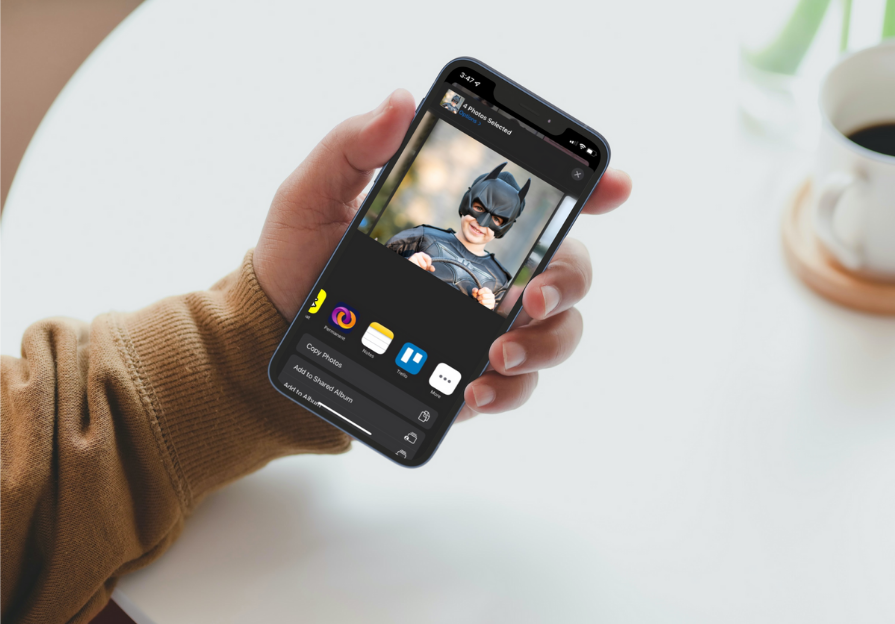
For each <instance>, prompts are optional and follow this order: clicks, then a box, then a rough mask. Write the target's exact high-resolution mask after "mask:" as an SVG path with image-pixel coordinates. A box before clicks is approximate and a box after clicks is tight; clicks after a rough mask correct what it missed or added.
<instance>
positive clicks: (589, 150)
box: [587, 147, 594, 156]
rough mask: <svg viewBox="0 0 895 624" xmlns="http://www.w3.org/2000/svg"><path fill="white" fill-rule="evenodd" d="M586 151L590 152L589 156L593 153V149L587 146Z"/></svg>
mask: <svg viewBox="0 0 895 624" xmlns="http://www.w3.org/2000/svg"><path fill="white" fill-rule="evenodd" d="M587 153H588V154H590V155H591V156H593V155H594V151H593V150H592V149H591V148H589V147H588V148H587Z"/></svg>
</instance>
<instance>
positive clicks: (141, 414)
mask: <svg viewBox="0 0 895 624" xmlns="http://www.w3.org/2000/svg"><path fill="white" fill-rule="evenodd" d="M285 328H286V322H285V320H284V319H283V318H282V317H281V316H280V315H279V314H278V313H277V311H276V310H275V309H274V307H273V306H272V305H271V304H270V302H269V301H268V300H267V298H266V297H265V296H264V293H263V292H262V291H261V289H260V288H259V287H258V284H257V281H256V280H255V277H254V272H253V270H252V266H251V261H250V256H248V257H247V259H246V262H245V263H244V264H243V266H242V268H241V269H240V270H239V271H237V272H236V273H234V274H232V275H231V276H229V277H228V278H225V279H224V280H222V281H221V282H220V283H219V284H217V285H216V286H215V287H213V288H212V289H211V290H209V291H206V292H200V293H192V294H189V295H184V296H180V297H172V298H169V299H166V300H163V301H160V302H159V303H157V304H155V305H153V306H150V307H148V308H146V309H144V310H141V311H139V312H136V313H132V314H109V315H104V316H101V317H99V318H97V319H96V320H95V321H94V322H93V323H92V324H91V325H90V326H89V327H88V326H87V325H86V324H84V323H78V322H76V321H71V320H66V319H51V320H48V321H42V322H40V323H37V324H35V325H33V326H31V327H30V328H29V329H28V331H27V332H26V335H25V338H24V340H23V357H22V358H21V359H15V358H8V357H4V358H3V370H2V408H3V418H2V469H3V473H2V497H3V507H2V531H3V535H2V557H3V563H2V602H3V605H2V611H3V614H2V617H3V619H4V621H7V619H8V620H9V621H35V622H38V621H39V622H57V621H58V622H65V621H69V620H72V621H82V620H86V619H89V617H91V616H92V615H93V614H94V613H95V612H96V611H97V610H98V609H99V608H101V607H102V605H103V604H104V603H105V602H106V600H107V599H108V595H109V593H110V592H111V590H112V587H113V585H114V581H115V579H116V578H117V577H118V576H120V575H121V574H123V573H125V572H128V571H130V570H133V569H136V568H138V567H140V566H142V565H145V564H146V563H148V562H149V561H151V560H152V559H154V558H155V557H157V556H158V555H159V554H160V553H161V552H163V551H164V550H165V549H166V548H167V546H168V545H169V544H170V543H171V542H172V541H173V540H174V539H175V538H176V537H177V535H178V533H179V531H180V529H181V526H182V523H183V520H184V518H185V517H186V516H187V515H188V514H189V513H190V512H191V510H192V509H193V508H194V507H195V505H196V504H197V503H198V502H199V500H201V499H202V497H203V496H205V495H206V494H207V493H208V492H210V491H212V490H214V489H216V488H218V487H220V486H222V485H223V484H225V483H227V482H229V481H232V480H234V479H237V478H239V477H240V476H242V475H244V474H246V473H248V472H251V471H252V470H255V469H257V468H259V467H261V466H263V465H264V464H265V463H267V462H268V461H270V460H271V459H273V458H275V457H278V456H282V455H285V454H290V453H300V452H328V453H331V452H339V451H343V450H345V449H346V448H347V447H348V444H349V442H348V437H347V436H345V435H344V434H342V433H341V432H339V431H338V430H336V429H335V428H333V427H331V426H330V425H328V424H326V423H325V422H323V421H322V420H319V419H318V418H316V417H314V416H312V415H310V414H309V413H307V412H305V411H304V410H302V409H301V408H299V407H298V406H296V405H294V404H293V403H292V402H290V401H289V400H287V399H286V398H284V397H281V396H280V395H279V394H278V393H277V392H275V391H274V390H273V389H272V388H271V387H270V384H269V382H268V380H267V361H268V360H269V358H270V355H271V354H272V353H273V351H274V349H275V348H276V345H277V343H278V341H279V339H280V338H281V337H282V335H283V333H284V331H285Z"/></svg>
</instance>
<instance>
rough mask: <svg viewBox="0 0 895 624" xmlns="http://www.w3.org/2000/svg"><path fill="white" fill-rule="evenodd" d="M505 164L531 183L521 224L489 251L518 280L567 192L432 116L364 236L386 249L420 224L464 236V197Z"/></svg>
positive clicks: (368, 218) (388, 183) (385, 189)
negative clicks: (478, 181)
mask: <svg viewBox="0 0 895 624" xmlns="http://www.w3.org/2000/svg"><path fill="white" fill-rule="evenodd" d="M501 163H507V165H506V166H505V167H504V168H503V171H507V172H509V173H511V174H513V177H514V178H515V179H516V183H517V184H518V185H519V187H520V188H521V187H522V186H524V185H525V183H526V181H528V180H529V179H530V180H531V187H530V188H529V190H528V193H527V194H526V196H525V208H524V210H523V211H522V214H521V215H520V217H519V219H518V220H517V221H516V223H515V224H514V225H513V227H512V229H511V230H510V231H509V232H508V233H507V235H506V236H504V237H503V238H495V239H494V240H492V241H491V242H490V243H488V246H487V250H488V251H490V252H491V253H493V254H494V255H495V256H496V257H497V260H498V261H499V262H500V263H501V264H502V265H503V267H504V268H505V269H506V270H507V271H508V272H509V274H510V275H511V276H515V275H516V272H517V271H518V270H519V269H520V268H521V267H522V263H523V262H524V261H525V259H526V258H527V257H528V255H529V253H530V252H531V251H532V248H533V246H534V244H535V241H537V239H538V236H539V235H540V233H541V231H542V230H543V229H544V227H545V226H546V225H547V221H549V220H550V216H551V215H552V214H553V211H554V209H555V208H556V207H557V206H558V205H559V200H560V199H561V198H562V195H563V194H562V192H561V191H559V190H558V189H556V188H554V187H553V186H551V185H549V184H547V183H546V182H544V181H543V180H541V179H540V178H538V177H536V176H534V175H532V174H531V173H529V172H528V171H526V170H525V169H523V168H522V167H520V166H518V165H517V164H516V163H513V162H509V161H507V159H506V158H504V157H502V156H501V155H500V154H498V153H496V152H494V151H492V150H490V149H488V148H487V147H485V146H484V145H482V144H481V143H479V142H478V141H476V140H475V139H473V138H472V137H470V136H469V135H466V134H463V133H462V132H460V131H459V130H457V129H456V128H454V127H453V126H451V125H450V124H447V123H445V122H443V121H441V120H439V119H438V118H436V117H435V116H434V115H432V114H431V113H427V114H426V115H425V117H424V118H423V121H422V122H420V125H419V126H418V127H417V130H416V132H414V135H413V137H412V138H411V139H410V142H409V143H408V144H407V147H406V149H405V152H404V154H403V155H402V159H401V160H399V161H398V163H397V165H396V166H395V168H394V169H393V170H392V173H391V175H389V177H388V178H386V180H385V182H384V183H383V185H382V190H381V191H380V193H379V195H378V196H377V197H376V199H375V200H374V201H373V205H372V206H371V207H370V210H369V212H368V213H367V214H366V215H365V217H364V220H363V221H362V222H361V224H360V231H361V232H363V233H365V234H368V235H369V236H371V237H373V238H374V239H375V240H378V241H379V242H380V243H382V244H385V243H387V242H388V241H389V239H391V237H392V236H394V235H395V234H398V233H399V232H402V231H404V230H406V229H409V228H414V227H416V226H418V225H431V226H433V227H437V228H441V229H443V230H447V229H453V230H454V231H459V230H460V213H459V207H460V200H461V199H462V198H463V194H464V193H466V191H467V190H468V189H469V187H470V186H471V185H472V183H473V181H474V180H475V179H476V178H478V177H479V176H482V175H485V174H487V173H489V172H490V171H492V170H493V169H494V168H495V167H497V165H500V164H501ZM396 187H397V188H396Z"/></svg>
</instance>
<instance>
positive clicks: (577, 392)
mask: <svg viewBox="0 0 895 624" xmlns="http://www.w3.org/2000/svg"><path fill="white" fill-rule="evenodd" d="M13 4H15V3H13ZM25 4H26V3H22V6H24V5H25ZM28 4H31V3H28ZM62 4H65V7H66V9H67V8H70V7H74V6H80V3H79V2H75V1H73V0H68V1H67V2H66V3H62V2H60V3H59V5H60V6H61V5H62ZM892 4H893V2H892V1H889V2H883V1H880V0H868V1H867V2H864V0H852V2H843V1H842V0H829V2H811V1H810V0H804V1H796V0H792V1H790V0H781V1H780V2H767V3H764V2H733V1H731V2H717V1H715V0H682V1H680V2H673V3H671V2H666V1H663V0H638V1H633V2H620V1H612V2H610V1H605V0H597V1H593V0H591V1H588V2H584V1H580V2H576V1H573V2H567V3H562V4H557V3H553V4H544V3H539V2H517V3H514V4H512V5H507V4H506V3H505V2H497V1H492V0H483V1H482V2H479V3H476V4H474V5H468V4H467V5H460V4H457V3H454V4H443V3H442V4H432V5H428V4H420V3H418V2H410V1H409V0H406V1H401V0H389V1H387V2H384V3H380V4H370V3H362V2H342V3H329V4H327V3H316V4H305V3H296V2H290V1H286V0H283V1H276V0H256V1H253V2H247V1H235V0H223V1H221V0H218V1H216V2H211V1H210V0H207V1H202V0H192V1H189V2H184V1H182V0H177V1H175V0H148V1H147V2H145V3H143V4H141V5H140V6H139V7H138V8H137V9H136V10H134V11H133V12H132V13H131V14H130V15H129V16H128V17H127V18H126V19H125V20H124V21H123V22H122V23H121V24H120V25H119V26H118V27H117V28H115V29H114V30H112V32H111V33H110V34H109V36H108V37H106V38H105V39H103V40H102V43H100V44H99V45H98V46H97V47H96V49H95V50H94V52H93V53H92V54H90V55H89V56H88V57H87V58H86V60H85V61H84V62H83V64H81V65H80V67H79V68H78V69H77V71H76V72H75V73H74V75H73V76H72V77H71V79H70V80H69V81H68V82H67V83H66V84H65V86H64V88H62V90H61V92H59V95H58V97H57V98H56V99H55V101H54V102H53V104H52V106H51V107H50V108H49V109H48V112H47V113H46V115H45V116H44V117H43V120H42V121H41V122H40V127H39V129H38V130H37V132H36V134H35V135H34V137H33V139H32V140H31V142H30V144H29V145H28V148H27V151H26V153H25V155H24V157H23V159H22V161H21V163H20V165H19V167H18V170H17V172H16V174H15V179H14V181H13V183H12V185H11V187H10V189H9V193H8V196H7V199H6V205H5V208H4V213H3V221H2V230H0V231H2V260H3V262H2V295H3V296H2V336H0V337H2V342H0V348H2V352H3V353H4V354H12V355H18V353H19V346H20V341H21V336H22V333H23V332H24V329H25V327H27V326H28V324H30V323H32V322H34V321H35V320H36V319H39V318H44V317H47V316H52V315H58V314H65V315H68V316H74V317H79V318H84V319H90V318H93V317H94V316H96V315H97V314H100V313H103V312H106V311H108V310H111V309H117V310H132V309H137V308H140V307H142V306H144V305H147V304H149V303H151V302H153V301H155V300H157V299H159V298H161V297H164V296H167V295H170V294H175V293H181V292H189V291H191V290H197V289H204V288H207V287H208V286H210V285H211V284H213V283H214V282H215V281H217V280H218V279H219V278H220V277H221V276H222V275H224V274H226V273H228V272H229V271H231V270H233V269H234V268H236V267H237V266H239V263H240V260H241V258H242V256H243V254H244V252H245V250H246V249H248V248H250V247H252V246H253V245H254V244H255V242H256V240H257V236H258V232H259V231H260V228H261V225H262V223H263V220H264V217H265V214H266V212H267V208H268V206H269V203H270V200H271V197H272V196H273V194H274V192H275V190H276V188H277V186H278V185H279V184H280V182H281V181H282V180H283V179H284V178H285V176H286V175H287V174H288V173H289V172H290V171H291V170H292V169H293V168H294V167H295V166H297V165H298V163H299V162H301V160H302V159H303V158H304V157H305V155H306V154H307V153H308V152H309V151H310V150H311V149H312V148H313V146H314V145H316V144H317V142H318V141H320V139H321V138H323V137H324V136H325V134H326V133H327V132H328V131H329V129H331V128H332V127H333V126H334V125H335V124H337V123H338V122H340V121H341V120H343V119H345V118H347V117H349V116H351V115H355V114H358V113H360V112H363V111H366V110H370V109H372V108H374V107H375V106H377V105H378V104H379V103H380V102H381V101H382V100H383V99H384V98H385V97H386V96H387V95H388V93H389V92H391V90H392V89H394V88H397V87H404V88H407V89H409V90H410V92H411V93H412V94H413V95H414V96H415V97H416V98H417V100H419V99H420V98H421V97H422V96H424V95H425V93H426V92H427V90H428V88H429V85H430V84H431V81H432V80H434V78H435V76H436V75H437V73H438V71H439V70H440V69H441V67H443V66H444V64H445V63H447V62H448V61H449V60H450V59H451V58H453V57H455V56H460V55H470V56H474V57H476V58H480V59H481V60H483V61H484V62H486V63H488V64H489V65H491V66H493V67H495V68H496V69H498V70H499V71H501V72H503V73H505V74H506V75H508V76H510V77H511V78H513V79H514V80H516V81H518V82H520V83H521V84H523V85H525V86H526V87H528V88H529V89H531V90H532V91H534V92H535V93H538V94H540V95H542V96H544V97H545V98H546V99H547V100H549V101H551V102H553V103H555V104H556V105H557V106H559V107H561V108H562V109H564V110H566V111H568V112H569V113H570V114H572V115H574V116H575V117H576V118H578V119H581V120H583V121H585V122H586V123H588V124H589V125H591V126H592V127H594V128H595V129H597V130H598V131H599V132H600V133H601V134H603V135H604V136H605V137H606V138H607V140H608V142H609V144H610V146H611V148H612V162H611V166H615V167H618V168H622V169H625V170H626V171H628V172H629V173H630V174H631V175H632V177H633V179H634V194H633V196H632V198H631V200H630V201H629V202H628V204H627V205H626V206H625V207H624V208H623V209H621V210H618V211H616V212H613V213H610V214H608V215H604V216H600V217H586V218H585V217H582V218H581V219H579V220H578V222H577V223H576V225H575V227H574V229H573V231H572V234H571V236H573V237H575V238H578V239H579V240H581V241H583V242H584V243H585V244H586V245H587V247H588V249H589V250H590V253H591V257H592V260H593V263H594V271H595V272H594V281H593V287H592V290H591V293H590V294H589V296H588V297H587V298H586V299H585V300H584V301H583V302H582V303H581V304H580V305H579V309H580V311H581V312H582V315H583V317H584V319H585V330H584V337H583V339H582V344H581V346H580V347H579V349H578V350H577V351H576V353H575V354H574V355H573V356H572V357H571V358H570V359H569V360H568V361H567V362H566V363H565V364H564V365H563V366H561V367H558V368H555V369H551V370H547V371H544V372H543V373H542V374H541V375H540V379H539V387H538V389H537V391H536V392H535V394H534V396H533V398H532V399H531V401H529V403H527V404H526V405H525V406H524V407H522V408H520V409H518V410H515V411H514V412H512V413H510V414H504V415H501V416H496V417H479V418H476V419H474V420H473V421H472V422H470V423H464V424H463V425H462V426H458V427H456V428H454V429H453V430H452V431H451V433H450V434H449V435H448V437H447V439H446V440H445V442H444V444H443V445H442V447H441V449H440V450H439V452H438V454H437V455H436V457H435V458H434V460H433V461H432V462H430V463H429V464H428V465H427V466H425V467H424V468H422V469H421V470H415V471H407V470H399V469H397V468H396V467H394V466H393V465H391V464H388V463H387V462H384V461H382V460H381V459H380V458H379V457H378V456H376V455H374V454H373V453H370V452H367V451H366V450H365V449H362V448H358V449H354V450H353V451H352V452H350V453H348V454H346V455H344V456H340V457H326V458H321V457H292V458H286V459H283V460H279V461H277V462H274V463H273V464H271V465H270V466H268V467H266V468H265V469H263V470H261V471H260V472H258V473H256V474H254V475H252V476H250V477H249V478H247V479H244V480H242V481H240V482H238V483H235V484H233V485H231V486H229V487H228V488H226V489H224V490H222V491H220V492H218V493H216V494H214V495H213V496H211V497H209V499H208V500H206V501H205V502H204V503H203V505H202V506H201V507H200V508H199V509H198V510H197V512H196V513H195V514H194V515H193V517H192V518H191V519H190V521H189V522H188V523H187V525H186V528H185V530H184V533H183V535H182V536H181V538H180V539H179V540H178V542H177V543H176V544H175V545H174V546H173V547H172V548H171V550H170V551H169V552H167V553H166V554H165V555H164V556H163V557H161V558H160V560H158V561H157V562H155V563H154V564H153V565H151V566H149V567H148V568H146V569H145V570H142V571H140V572H137V573H134V574H130V575H128V576H126V577H125V578H123V579H122V581H121V583H120V585H119V593H118V594H116V596H117V599H119V600H120V601H121V602H122V604H127V605H129V606H128V608H129V609H130V610H131V612H132V613H135V614H138V617H142V618H145V619H143V620H141V621H140V624H142V622H144V621H147V622H149V621H151V622H157V623H159V624H161V623H166V624H167V623H180V622H183V623H187V622H190V623H192V622H222V623H238V622H239V623H241V622H248V621H269V622H287V621H289V622H291V621H295V619H297V618H299V619H305V620H308V621H320V622H360V621H362V622H389V623H394V622H420V621H425V622H457V621H463V622H489V623H490V622H509V621H512V622H562V621H568V622H581V621H585V622H592V621H598V622H602V623H606V624H610V623H611V624H615V623H627V622H652V621H657V622H682V623H683V622H686V623H687V624H693V623H700V622H705V623H712V624H714V623H715V622H718V621H723V622H736V623H740V622H742V623H744V624H752V623H757V622H762V623H764V622H810V623H812V624H818V623H831V624H832V623H837V624H838V623H839V622H843V621H847V622H862V623H863V622H872V623H876V622H880V623H883V622H892V621H893V620H895V593H893V592H892V591H891V588H892V587H895V531H893V526H895V388H893V382H892V380H893V379H895V322H893V321H892V320H891V319H889V318H884V317H875V316H871V315H867V314H861V313H858V312H854V311H851V310H848V309H845V308H842V307H839V306H837V305H835V304H832V303H830V302H827V301H826V300H823V299H821V298H819V297H817V296H816V295H815V294H814V293H813V292H812V291H810V290H808V289H807V288H806V287H805V286H803V285H802V283H801V282H800V281H799V280H798V279H797V278H796V277H794V276H793V275H792V274H791V273H790V272H789V270H788V269H787V267H786V264H785V261H784V258H783V254H782V252H781V245H780V219H781V215H782V211H783V207H784V206H785V204H786V201H787V199H788V198H789V197H790V196H791V194H792V192H793V190H794V189H795V188H796V187H797V186H798V185H799V184H801V183H802V181H803V180H804V179H805V177H806V176H807V174H808V171H809V170H810V168H811V163H812V159H813V154H814V142H815V141H816V138H817V126H816V125H815V124H814V123H813V122H811V121H810V120H809V119H808V118H807V117H808V116H811V115H816V110H817V109H816V96H817V87H818V84H819V80H820V76H821V75H822V74H823V73H824V72H825V71H826V70H827V69H828V67H829V65H830V64H831V63H833V62H835V60H836V59H837V58H839V56H840V55H841V54H843V53H848V52H849V51H851V50H856V49H859V48H861V47H864V46H867V45H872V44H873V43H875V42H877V41H879V40H880V39H882V37H883V36H884V35H885V33H891V32H892V31H891V27H890V25H891V24H892V23H893V22H892V20H893V19H895V17H892V16H895V11H893V9H892ZM821 5H823V6H821ZM9 6H10V3H9V2H4V4H3V7H2V11H3V14H2V18H3V76H2V80H3V83H2V87H3V115H4V117H3V135H4V137H5V136H6V134H7V132H8V129H9V126H8V124H9V123H10V122H8V121H7V118H6V110H7V108H6V107H7V102H8V101H9V100H8V98H9V97H16V96H19V95H20V94H21V95H22V97H24V94H26V93H27V92H28V91H27V86H28V84H29V83H30V81H32V80H34V81H36V80H38V79H39V78H40V77H41V76H40V75H39V73H40V72H38V70H32V71H31V72H30V73H26V79H25V80H24V81H23V83H24V84H23V85H21V86H20V87H17V90H19V91H20V93H15V94H12V95H10V92H9V91H10V86H9V84H8V82H7V71H8V70H7V62H8V61H11V60H14V58H15V57H14V56H11V55H9V54H8V53H7V47H6V44H7V42H8V41H10V35H9V34H8V29H9V28H10V27H11V26H10V25H11V24H12V22H11V21H10V20H9V16H8V13H7V7H9ZM846 7H850V10H849V11H848V12H846ZM23 10H24V9H23ZM125 12H126V11H125ZM56 15H58V16H63V18H62V22H63V24H62V25H63V26H66V27H67V26H68V25H71V26H72V28H71V30H72V32H79V31H78V29H77V28H76V27H75V26H74V25H75V23H76V22H75V21H74V20H69V19H67V18H65V17H64V16H65V15H67V14H66V13H64V12H63V9H60V10H59V12H57V13H56ZM846 15H848V16H849V17H848V25H847V27H846V26H845V25H844V22H845V16H846ZM113 21H114V20H113ZM790 25H792V26H790ZM753 27H755V28H756V29H757V30H753ZM887 28H889V30H886V29H887ZM759 31H760V32H759ZM28 32H29V31H27V30H22V31H21V32H20V33H19V35H18V36H19V37H20V38H22V39H24V40H29V35H28V34H27V33H28ZM41 32H42V36H44V37H45V38H44V39H43V40H42V41H43V43H42V44H40V45H38V43H37V39H36V37H37V35H31V36H32V37H35V39H34V45H35V49H34V50H33V51H32V52H29V53H27V54H26V55H25V57H26V58H27V59H29V60H32V59H39V58H42V56H43V55H44V54H50V53H51V52H53V51H54V50H56V48H57V43H60V44H61V42H62V41H63V40H64V37H63V36H62V35H55V36H54V35H52V33H53V32H54V31H52V30H47V29H42V30H41ZM843 32H847V33H848V38H847V41H846V44H845V45H844V46H843V43H842V42H843ZM790 37H792V38H793V39H790ZM780 41H795V42H797V43H798V44H799V45H790V44H787V45H783V44H778V45H775V42H780ZM90 45H94V44H90ZM90 45H88V47H90ZM780 49H784V50H788V51H790V52H787V53H786V54H783V55H781V54H779V53H774V50H780ZM800 50H803V52H800ZM793 51H795V52H793ZM85 54H86V52H85ZM786 57H788V58H789V60H788V61H787V62H786V63H783V62H782V61H780V60H777V61H774V62H771V61H772V60H773V59H781V58H786ZM19 58H20V59H21V58H22V57H21V56H20V57H19ZM69 58H71V57H69ZM799 58H800V59H801V60H798V62H795V61H794V59H799ZM75 64H77V63H75ZM753 70H754V71H753ZM798 94H802V95H803V96H804V97H802V96H799V97H797V95H798ZM41 114H42V113H41ZM37 116H40V115H37ZM787 120H788V121H787ZM802 123H804V127H805V128H806V130H805V131H804V132H802V131H800V130H799V131H794V130H795V129H796V128H797V127H798V125H799V124H802ZM4 141H5V138H4ZM5 145H6V144H5V142H4V150H5ZM6 164H7V163H6V155H5V153H4V161H3V168H4V176H6V175H7V174H6V172H7V171H8V169H7V167H6ZM4 179H6V177H4Z"/></svg>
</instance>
